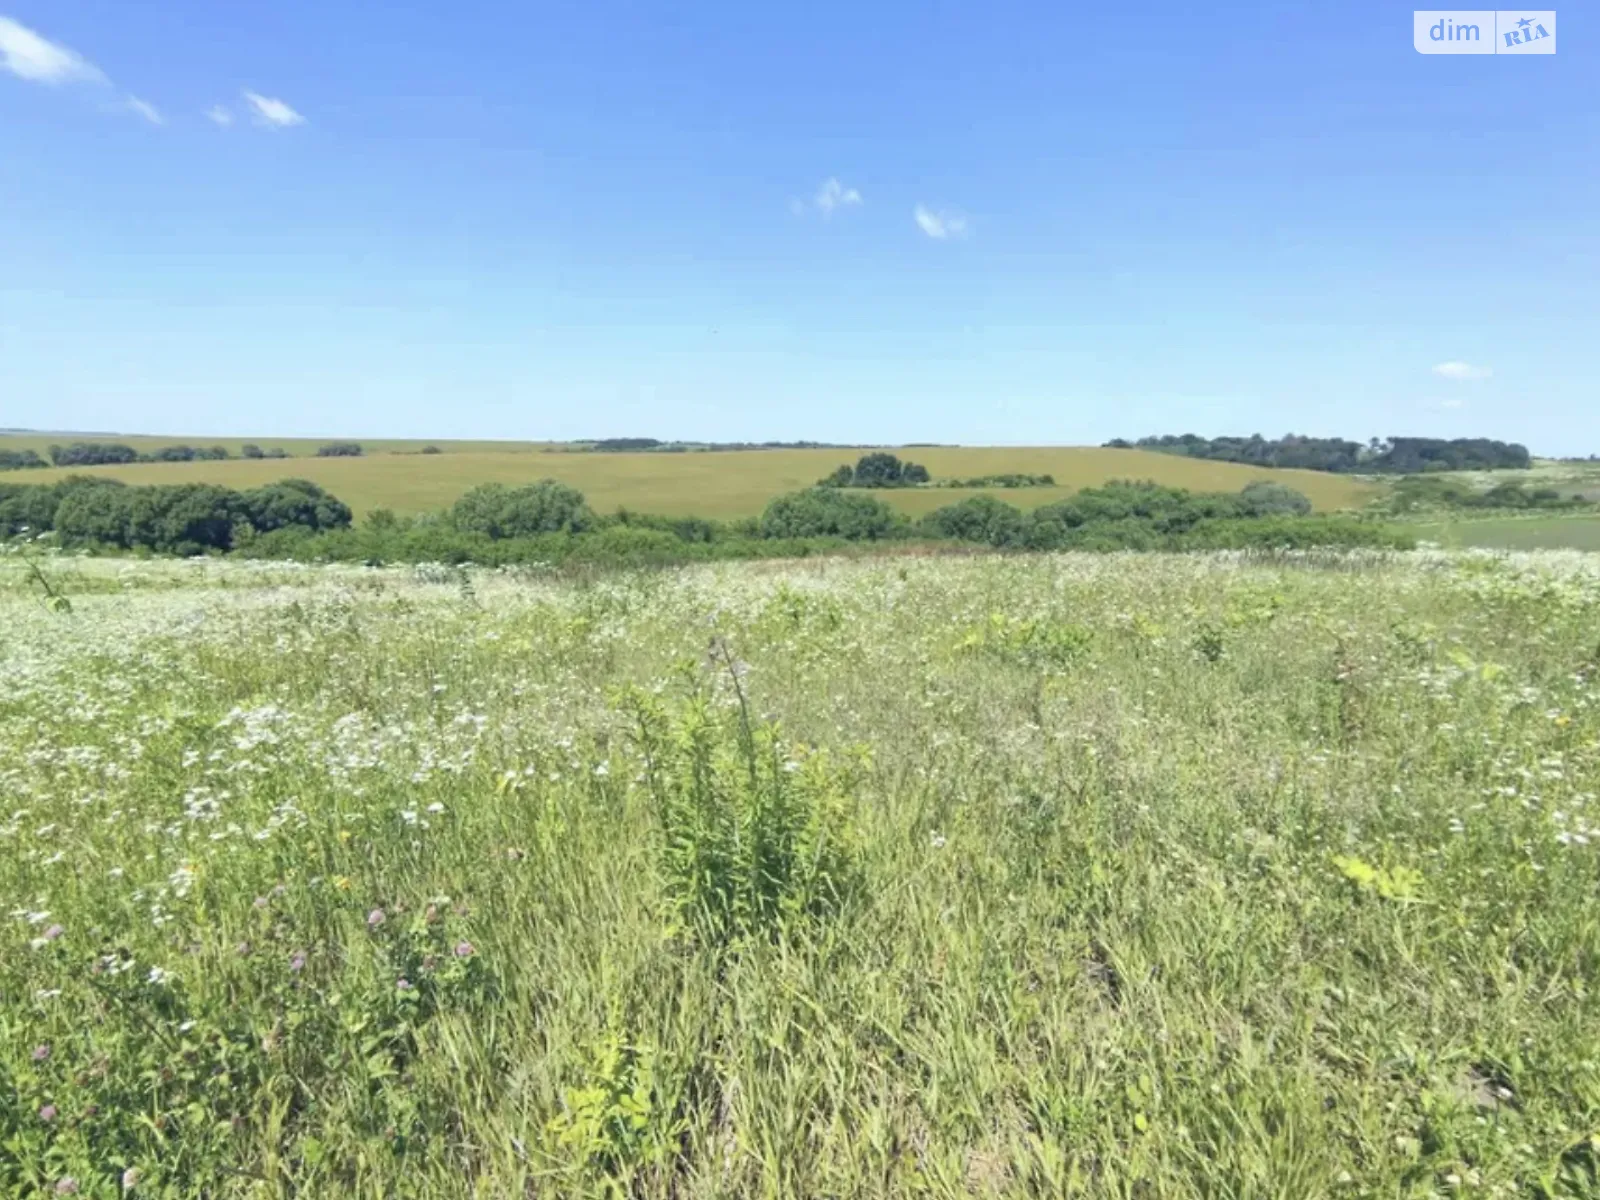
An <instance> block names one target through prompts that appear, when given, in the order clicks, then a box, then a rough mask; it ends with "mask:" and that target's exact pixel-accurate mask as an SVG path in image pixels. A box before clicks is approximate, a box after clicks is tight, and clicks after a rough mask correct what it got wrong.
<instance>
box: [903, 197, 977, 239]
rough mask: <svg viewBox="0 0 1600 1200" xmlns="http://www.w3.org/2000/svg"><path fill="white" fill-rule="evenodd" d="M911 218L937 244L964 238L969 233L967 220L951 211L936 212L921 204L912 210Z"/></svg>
mask: <svg viewBox="0 0 1600 1200" xmlns="http://www.w3.org/2000/svg"><path fill="white" fill-rule="evenodd" d="M911 216H912V218H913V219H915V221H916V222H917V228H918V229H920V230H922V232H923V233H925V234H927V235H928V236H929V237H931V238H932V239H933V240H934V241H936V242H942V241H945V240H946V239H948V238H958V237H963V236H965V235H966V232H967V218H966V217H965V216H963V215H962V214H961V213H958V212H953V211H949V210H941V211H939V212H935V211H933V210H932V209H930V208H928V207H926V206H925V205H921V204H919V205H917V207H916V208H914V209H913V210H912V212H911Z"/></svg>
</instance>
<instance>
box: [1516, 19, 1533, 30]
mask: <svg viewBox="0 0 1600 1200" xmlns="http://www.w3.org/2000/svg"><path fill="white" fill-rule="evenodd" d="M1517 24H1518V25H1520V26H1522V28H1524V29H1526V28H1527V27H1528V26H1529V25H1532V24H1533V22H1532V21H1530V20H1529V19H1528V18H1527V17H1523V18H1522V20H1520V21H1518V22H1517Z"/></svg>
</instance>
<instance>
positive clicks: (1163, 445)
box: [1106, 433, 1533, 475]
mask: <svg viewBox="0 0 1600 1200" xmlns="http://www.w3.org/2000/svg"><path fill="white" fill-rule="evenodd" d="M1106 446H1107V447H1108V448H1111V449H1116V450H1134V449H1138V450H1156V451H1159V452H1160V453H1162V454H1181V455H1183V456H1185V457H1187V458H1204V459H1210V460H1212V461H1215V462H1236V463H1246V464H1248V465H1250V466H1253V467H1285V468H1297V469H1300V470H1306V471H1332V472H1334V473H1337V474H1344V475H1365V474H1373V475H1411V474H1416V473H1418V472H1421V471H1496V470H1522V469H1525V468H1526V467H1528V466H1530V465H1532V462H1533V458H1532V456H1531V455H1530V454H1529V453H1528V448H1527V447H1526V446H1522V445H1518V444H1517V443H1515V442H1497V441H1495V440H1494V439H1492V438H1448V439H1447V438H1424V437H1391V438H1389V439H1388V440H1387V441H1384V440H1380V439H1378V438H1373V439H1372V440H1371V441H1369V442H1367V443H1366V444H1365V445H1363V444H1362V443H1361V442H1352V441H1347V440H1346V439H1344V438H1313V437H1301V436H1299V435H1298V434H1293V433H1291V434H1287V435H1286V436H1284V437H1281V438H1271V439H1269V438H1264V437H1262V436H1261V435H1260V434H1259V433H1257V434H1252V435H1251V436H1250V437H1219V438H1203V437H1200V436H1198V435H1197V434H1193V433H1184V434H1177V435H1173V434H1167V435H1165V436H1162V437H1146V438H1140V439H1139V440H1138V441H1136V442H1129V441H1127V440H1125V439H1123V438H1115V439H1113V440H1112V441H1109V442H1107V443H1106Z"/></svg>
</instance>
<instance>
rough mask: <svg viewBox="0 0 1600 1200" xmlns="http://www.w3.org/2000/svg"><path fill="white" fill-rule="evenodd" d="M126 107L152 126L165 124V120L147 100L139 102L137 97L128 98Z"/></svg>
mask: <svg viewBox="0 0 1600 1200" xmlns="http://www.w3.org/2000/svg"><path fill="white" fill-rule="evenodd" d="M128 107H129V108H130V109H132V110H133V111H134V112H136V113H138V114H139V115H140V116H141V117H143V118H144V119H145V120H146V121H149V122H150V124H152V125H165V124H166V123H167V119H166V118H165V117H163V116H162V115H161V111H160V110H159V109H158V108H156V106H155V105H154V104H151V103H150V102H149V101H148V100H141V99H139V97H137V96H129V97H128Z"/></svg>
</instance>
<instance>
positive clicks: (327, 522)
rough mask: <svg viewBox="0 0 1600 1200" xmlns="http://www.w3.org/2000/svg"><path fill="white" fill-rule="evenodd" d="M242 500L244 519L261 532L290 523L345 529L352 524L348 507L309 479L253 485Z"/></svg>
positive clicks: (267, 531)
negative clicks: (256, 486) (259, 485)
mask: <svg viewBox="0 0 1600 1200" xmlns="http://www.w3.org/2000/svg"><path fill="white" fill-rule="evenodd" d="M240 500H241V504H242V507H243V511H244V516H245V518H246V519H247V520H248V521H249V522H250V524H251V525H253V526H255V528H256V530H257V532H260V533H270V532H271V531H272V530H274V529H284V528H287V527H289V526H291V525H300V526H304V527H305V528H307V529H343V528H345V527H347V526H348V525H349V524H350V509H349V507H348V506H347V505H346V504H344V503H343V502H342V501H340V500H339V499H338V498H337V497H335V496H330V495H329V494H328V493H327V492H325V491H324V490H323V489H322V488H320V487H319V486H317V485H316V484H314V483H312V482H311V481H310V480H309V479H282V480H279V481H278V482H277V483H269V484H267V485H266V486H264V487H258V488H252V489H251V490H250V491H248V492H245V493H244V494H243V496H241V497H240Z"/></svg>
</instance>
